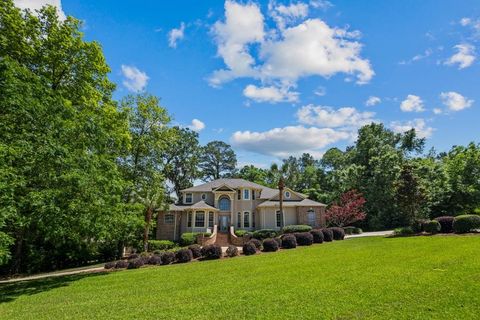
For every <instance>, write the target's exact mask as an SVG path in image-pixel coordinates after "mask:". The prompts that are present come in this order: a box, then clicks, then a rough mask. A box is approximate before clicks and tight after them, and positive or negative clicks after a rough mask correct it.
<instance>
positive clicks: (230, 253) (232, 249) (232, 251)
mask: <svg viewBox="0 0 480 320" xmlns="http://www.w3.org/2000/svg"><path fill="white" fill-rule="evenodd" d="M225 254H226V255H227V257H230V258H233V257H236V256H238V248H237V247H236V246H232V245H229V246H228V248H227V251H226V252H225Z"/></svg>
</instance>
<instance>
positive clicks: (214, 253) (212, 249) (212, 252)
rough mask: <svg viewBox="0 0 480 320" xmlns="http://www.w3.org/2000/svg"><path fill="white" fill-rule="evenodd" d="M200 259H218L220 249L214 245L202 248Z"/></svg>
mask: <svg viewBox="0 0 480 320" xmlns="http://www.w3.org/2000/svg"><path fill="white" fill-rule="evenodd" d="M202 257H204V258H205V259H220V258H221V257H222V248H221V247H220V246H219V245H216V244H209V245H206V246H205V247H203V248H202Z"/></svg>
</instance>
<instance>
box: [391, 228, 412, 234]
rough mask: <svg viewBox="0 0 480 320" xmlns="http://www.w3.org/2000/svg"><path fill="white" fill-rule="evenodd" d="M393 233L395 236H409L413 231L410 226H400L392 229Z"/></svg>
mask: <svg viewBox="0 0 480 320" xmlns="http://www.w3.org/2000/svg"><path fill="white" fill-rule="evenodd" d="M393 234H394V235H396V236H410V235H412V234H415V231H414V230H413V228H412V227H401V228H396V229H395V230H393Z"/></svg>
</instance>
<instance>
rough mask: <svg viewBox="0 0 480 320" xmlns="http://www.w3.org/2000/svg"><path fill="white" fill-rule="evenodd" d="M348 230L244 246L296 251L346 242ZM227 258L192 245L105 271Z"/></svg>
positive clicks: (247, 251)
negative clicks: (346, 231)
mask: <svg viewBox="0 0 480 320" xmlns="http://www.w3.org/2000/svg"><path fill="white" fill-rule="evenodd" d="M344 238H345V231H344V230H343V229H342V228H324V229H317V230H310V231H309V232H295V233H286V234H283V235H281V236H279V237H274V238H266V239H263V241H260V240H259V239H255V238H252V239H251V240H249V241H248V242H247V243H245V244H244V245H243V254H244V255H246V256H248V255H253V254H256V253H257V252H259V251H264V252H275V251H278V249H280V248H282V249H293V248H296V247H297V246H310V245H312V244H314V243H323V242H331V241H333V240H343V239H344ZM225 255H226V256H227V257H235V256H238V255H239V252H238V248H237V247H236V246H232V245H230V246H229V247H228V248H227V251H226V252H225ZM222 256H223V254H222V248H221V247H220V246H219V245H216V244H211V245H207V246H204V247H201V246H200V245H198V244H192V245H190V246H188V247H186V248H182V249H179V250H177V251H158V250H157V251H155V252H154V253H153V254H150V253H142V254H140V255H138V254H132V255H131V256H130V257H129V258H128V259H127V260H119V261H112V262H107V263H106V264H105V269H125V268H126V269H137V268H140V267H142V266H144V265H169V264H172V263H186V262H190V261H192V260H194V259H201V260H211V259H220V258H221V257H222Z"/></svg>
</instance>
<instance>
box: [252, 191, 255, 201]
mask: <svg viewBox="0 0 480 320" xmlns="http://www.w3.org/2000/svg"><path fill="white" fill-rule="evenodd" d="M252 200H255V190H252Z"/></svg>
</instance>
